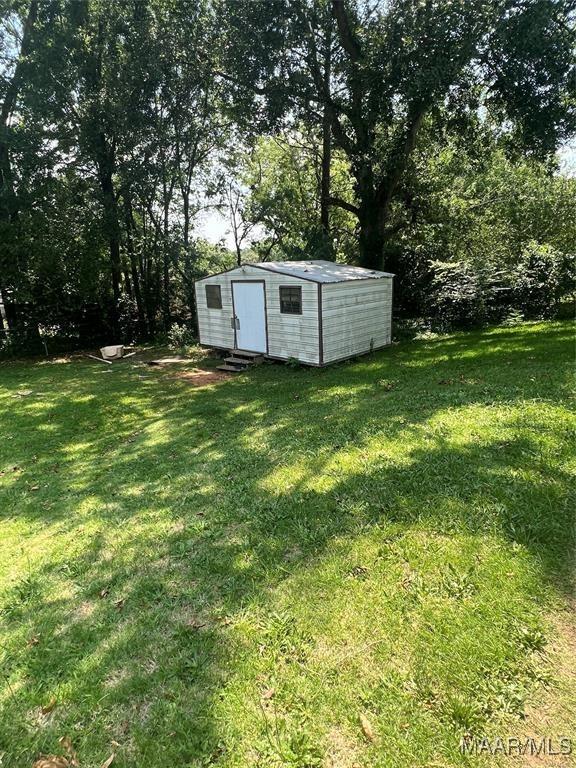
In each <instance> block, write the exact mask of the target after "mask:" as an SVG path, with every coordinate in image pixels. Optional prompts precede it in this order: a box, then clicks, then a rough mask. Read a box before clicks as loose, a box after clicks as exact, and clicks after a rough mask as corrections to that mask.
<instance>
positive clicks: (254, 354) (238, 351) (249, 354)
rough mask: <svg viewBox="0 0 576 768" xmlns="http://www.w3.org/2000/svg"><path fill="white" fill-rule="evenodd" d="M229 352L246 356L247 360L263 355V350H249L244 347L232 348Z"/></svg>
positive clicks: (235, 355)
mask: <svg viewBox="0 0 576 768" xmlns="http://www.w3.org/2000/svg"><path fill="white" fill-rule="evenodd" d="M229 352H230V354H231V355H233V356H234V357H244V358H246V360H253V361H256V360H258V359H260V358H262V357H263V354H262V352H248V351H246V350H244V349H230V350H229Z"/></svg>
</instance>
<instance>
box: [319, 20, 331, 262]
mask: <svg viewBox="0 0 576 768" xmlns="http://www.w3.org/2000/svg"><path fill="white" fill-rule="evenodd" d="M331 63H332V27H331V19H329V20H328V28H327V30H326V40H325V49H324V73H323V74H324V90H325V93H326V94H329V93H330V75H331ZM331 165H332V115H331V112H330V109H329V107H328V105H327V103H325V104H324V110H323V112H322V168H321V170H322V175H321V180H320V225H321V227H322V233H323V236H324V240H325V242H326V250H327V254H326V255H327V256H329V258H332V256H333V253H332V250H333V249H332V242H331V238H330V171H331Z"/></svg>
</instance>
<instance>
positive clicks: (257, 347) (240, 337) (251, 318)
mask: <svg viewBox="0 0 576 768" xmlns="http://www.w3.org/2000/svg"><path fill="white" fill-rule="evenodd" d="M232 292H233V294H234V314H235V316H236V346H237V348H238V349H245V350H246V351H250V352H266V351H267V349H266V304H265V300H264V283H260V282H258V283H237V282H234V283H232Z"/></svg>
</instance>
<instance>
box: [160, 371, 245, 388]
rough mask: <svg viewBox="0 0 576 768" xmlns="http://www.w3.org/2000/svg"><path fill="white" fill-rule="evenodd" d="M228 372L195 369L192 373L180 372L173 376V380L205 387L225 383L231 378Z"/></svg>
mask: <svg viewBox="0 0 576 768" xmlns="http://www.w3.org/2000/svg"><path fill="white" fill-rule="evenodd" d="M230 375H231V374H229V373H226V371H215V370H202V369H201V368H195V369H193V370H191V371H180V372H179V373H175V374H174V375H173V376H171V377H170V378H171V379H179V380H180V381H185V382H186V383H187V384H190V385H191V386H192V387H205V386H206V385H207V384H217V383H218V382H219V381H225V380H226V379H229V378H230Z"/></svg>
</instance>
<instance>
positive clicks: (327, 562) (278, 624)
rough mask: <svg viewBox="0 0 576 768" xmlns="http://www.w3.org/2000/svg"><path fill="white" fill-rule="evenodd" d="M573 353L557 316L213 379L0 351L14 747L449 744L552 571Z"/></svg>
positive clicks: (537, 617) (217, 758)
mask: <svg viewBox="0 0 576 768" xmlns="http://www.w3.org/2000/svg"><path fill="white" fill-rule="evenodd" d="M527 351H529V352H530V355H527V354H526V352H527ZM571 362H572V352H571V343H570V332H569V330H568V328H567V326H566V325H560V324H549V325H540V326H533V325H528V326H525V327H524V326H521V327H518V328H515V329H503V330H501V331H496V332H493V331H489V332H486V333H484V334H481V333H477V334H462V335H459V336H454V337H450V338H448V339H436V340H434V341H432V342H430V343H418V344H406V345H401V346H399V347H397V348H395V349H391V350H386V351H384V352H381V353H378V354H376V355H374V356H370V357H367V358H364V359H361V360H359V361H358V362H355V363H351V364H345V365H341V366H336V367H334V368H329V369H326V370H315V369H314V370H309V369H300V370H292V369H290V368H288V367H285V366H260V367H259V368H257V369H254V370H253V371H251V372H250V374H249V375H246V376H245V377H243V380H239V379H231V380H230V381H227V382H224V383H220V384H217V385H215V386H214V387H210V388H190V387H189V386H188V385H187V384H186V383H185V382H183V381H180V380H178V379H171V378H169V377H167V376H166V375H164V374H162V373H152V374H150V378H149V379H146V380H145V381H143V380H141V379H139V378H138V377H139V375H140V374H141V368H138V367H134V368H128V367H123V368H122V367H117V368H113V370H111V371H110V372H107V374H106V375H104V376H102V375H100V374H101V373H102V372H101V371H100V369H99V368H96V367H94V366H93V365H92V364H90V363H87V362H85V361H77V362H74V363H73V364H71V365H55V366H48V365H39V364H37V365H30V364H26V365H24V366H23V369H22V370H21V369H20V368H19V367H18V365H15V364H10V365H8V366H5V367H0V382H1V388H0V419H1V420H0V424H1V427H0V429H1V430H2V431H3V432H4V433H5V435H6V436H7V437H9V438H10V439H4V440H2V441H0V472H1V473H2V474H1V475H0V494H1V496H0V515H1V517H2V525H3V537H2V540H1V541H0V556H1V557H0V560H1V566H0V567H1V572H2V574H4V583H3V586H2V590H3V591H2V615H1V619H2V627H1V628H0V632H1V634H2V640H1V642H2V653H3V659H2V668H3V671H4V675H5V677H4V680H3V682H0V697H1V699H0V701H1V702H2V706H3V708H4V710H5V714H4V717H3V719H2V722H1V723H0V752H2V751H4V752H5V755H6V756H7V757H6V760H8V763H7V764H10V765H11V766H15V768H21V766H22V768H23V767H24V766H26V768H29V766H30V765H31V764H32V762H33V759H34V757H35V756H36V755H38V754H39V753H55V752H57V750H58V739H59V738H60V737H61V736H62V735H65V734H68V735H69V736H70V737H71V739H72V741H73V743H74V746H75V749H76V750H77V752H78V754H79V756H80V759H81V761H82V762H81V764H82V765H84V764H87V765H92V764H94V765H100V764H102V762H103V761H104V759H105V758H106V757H107V755H109V754H110V751H111V748H112V747H113V749H114V751H115V753H116V758H115V763H114V764H115V765H118V766H119V768H122V767H124V768H128V767H129V766H130V767H132V766H134V765H141V764H142V765H143V764H146V765H150V766H154V767H155V766H160V765H191V766H194V768H196V766H200V765H210V764H217V765H220V766H222V767H225V768H245V766H250V765H252V766H256V765H258V766H266V768H267V767H268V766H271V767H272V766H274V767H276V766H280V765H281V766H282V767H283V766H284V765H287V764H288V763H286V762H285V761H284V762H282V761H283V760H284V758H283V757H282V756H283V755H286V754H288V750H289V749H298V750H300V752H299V753H298V755H299V757H298V760H300V762H297V761H296V762H293V763H290V764H291V765H292V764H293V765H300V766H302V765H308V764H311V765H313V764H318V761H322V760H326V759H327V758H326V755H327V754H332V752H333V750H336V749H337V750H340V753H341V754H344V753H346V755H348V756H350V755H353V756H354V757H353V759H354V760H356V761H358V762H359V763H360V764H374V765H376V764H379V763H377V762H375V761H376V760H377V759H380V758H379V757H377V756H378V755H381V754H382V753H383V752H382V750H383V749H384V748H385V745H386V744H387V743H389V742H390V741H393V742H394V744H398V745H400V746H399V747H398V750H397V753H396V752H395V753H394V754H390V755H388V759H389V762H388V763H386V765H389V766H390V768H406V766H407V765H416V764H425V763H426V761H429V762H434V761H441V762H445V763H448V764H450V765H452V764H460V763H461V758H460V757H459V756H458V753H457V744H458V739H459V737H460V736H461V734H462V733H463V732H465V731H467V730H470V731H473V732H484V731H490V730H493V729H494V728H497V727H499V724H501V723H503V722H504V723H507V722H513V721H514V718H519V717H520V716H521V714H522V712H523V708H524V702H525V700H526V698H527V697H528V696H529V695H531V692H533V691H534V690H537V688H538V685H539V684H540V683H541V679H542V675H543V671H542V670H543V668H544V665H543V663H542V657H541V656H540V655H539V654H540V653H541V652H542V651H543V649H545V647H546V642H547V625H546V618H545V617H546V612H547V611H548V610H549V609H550V607H551V606H552V605H554V604H555V602H557V601H560V600H562V599H563V597H564V595H565V594H566V592H567V591H568V590H569V588H570V587H569V583H570V555H571V552H572V546H573V542H572V539H571V533H570V532H571V531H572V525H573V512H572V508H571V505H570V498H569V486H570V480H571V478H570V462H571V460H572V459H571V454H570V446H569V442H568V441H569V435H570V430H572V429H573V428H574V420H573V418H572V416H571V415H570V413H569V411H568V409H567V407H566V404H565V403H564V402H563V397H564V393H565V389H566V387H567V386H568V382H569V378H570V376H571ZM509 363H510V364H509ZM23 381H26V386H27V387H29V388H30V389H33V390H35V391H36V390H37V391H42V392H44V394H43V396H42V398H43V400H42V406H41V407H39V408H36V407H31V406H33V405H34V403H30V404H26V405H25V404H24V398H23V399H19V400H17V401H16V400H14V399H13V398H12V397H11V395H12V394H13V393H14V391H15V390H16V389H20V388H22V387H23V386H24V385H23V384H22V382H23ZM30 397H32V395H31V396H30ZM14 403H16V406H17V407H14ZM46 427H50V428H51V429H50V430H48V431H47V430H46ZM52 428H53V429H52ZM14 467H17V468H18V469H17V471H14ZM53 698H54V699H55V700H56V704H55V705H54V707H53V709H52V710H50V712H48V713H45V714H42V707H45V708H46V705H47V704H48V703H49V702H50V701H51V700H52V699H53ZM361 712H362V713H365V714H366V716H367V717H368V718H369V720H370V721H371V723H372V725H373V727H374V732H375V738H374V741H370V740H367V739H366V738H365V736H363V734H362V730H361V729H360V727H359V724H358V717H359V713H361ZM507 718H508V719H507ZM302 733H304V734H305V742H299V741H298V738H297V736H298V734H302ZM408 736H409V737H408ZM294 745H296V746H294ZM298 745H300V746H298ZM335 745H337V746H335ZM346 759H348V758H346ZM351 759H352V758H351ZM295 760H296V758H295ZM306 760H308V763H307V762H306ZM314 760H316V763H314V762H313V761H314ZM370 761H372V763H370ZM320 764H321V763H320Z"/></svg>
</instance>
